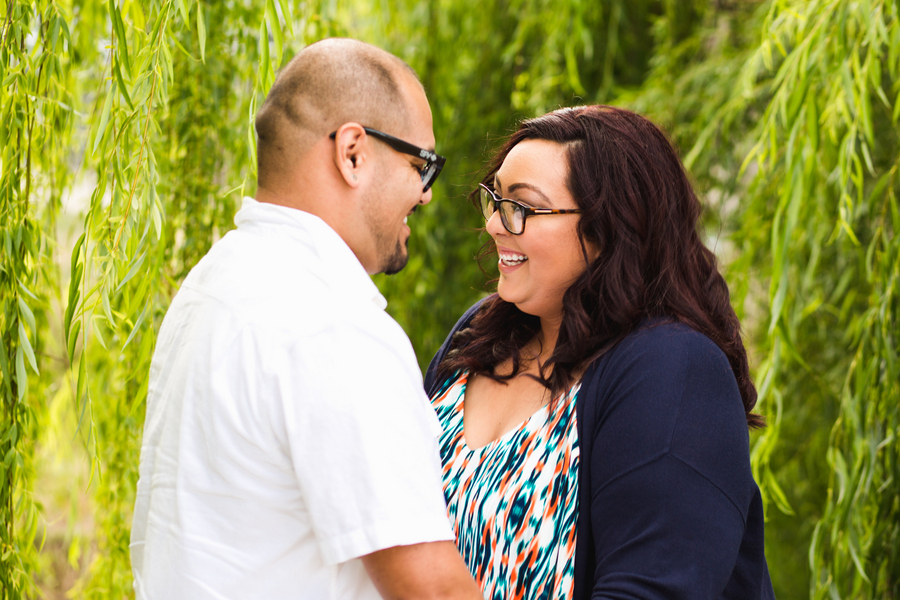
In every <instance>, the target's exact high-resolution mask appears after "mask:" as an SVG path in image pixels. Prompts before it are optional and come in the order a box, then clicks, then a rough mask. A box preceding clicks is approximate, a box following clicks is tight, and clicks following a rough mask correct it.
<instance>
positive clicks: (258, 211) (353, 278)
mask: <svg viewBox="0 0 900 600" xmlns="http://www.w3.org/2000/svg"><path fill="white" fill-rule="evenodd" d="M234 224H235V225H237V227H238V229H254V228H256V227H265V228H271V227H275V228H276V229H279V230H283V231H284V232H285V233H286V234H287V235H288V236H290V237H296V238H298V239H302V240H304V241H307V242H311V243H312V244H311V245H312V248H313V251H314V252H315V253H316V255H317V256H318V258H319V259H320V260H321V261H322V263H323V264H325V265H326V267H327V268H328V271H329V274H330V275H332V276H333V279H332V283H334V285H335V286H336V287H340V288H343V291H344V293H347V294H349V295H351V296H356V297H360V298H366V299H368V300H371V301H372V302H373V303H375V305H376V306H378V307H379V308H380V309H382V310H384V308H386V307H387V300H385V298H384V296H382V295H381V292H379V291H378V287H377V286H376V285H375V283H374V282H373V281H372V278H371V277H369V274H368V273H366V270H365V268H363V266H362V264H361V263H360V262H359V259H357V258H356V255H355V254H354V253H353V251H352V250H351V249H350V246H348V245H347V243H346V242H345V241H344V240H343V239H342V238H341V236H339V235H338V234H337V232H335V231H334V229H332V228H331V227H330V226H329V225H328V224H327V223H326V222H325V221H323V220H322V219H320V218H319V217H317V216H315V215H313V214H311V213H308V212H304V211H302V210H297V209H295V208H288V207H286V206H278V205H277V204H270V203H267V202H257V201H256V200H254V199H253V198H250V197H247V196H245V197H244V201H243V204H242V205H241V209H240V210H239V211H238V212H237V214H236V215H234Z"/></svg>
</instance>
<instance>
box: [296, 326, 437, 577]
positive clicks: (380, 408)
mask: <svg viewBox="0 0 900 600" xmlns="http://www.w3.org/2000/svg"><path fill="white" fill-rule="evenodd" d="M291 364H292V368H291V376H290V377H289V378H287V379H286V382H285V384H284V385H285V386H286V389H283V390H281V395H282V396H283V398H284V403H285V409H284V412H285V416H286V417H285V418H286V429H287V433H288V439H289V444H290V451H291V455H292V460H293V463H294V469H295V471H296V475H297V480H298V482H299V485H300V488H301V492H302V494H303V496H304V498H305V501H306V505H307V508H308V510H309V512H310V521H311V522H312V524H313V525H312V526H313V530H314V534H315V536H316V538H317V540H318V543H319V546H320V549H321V551H322V554H323V556H324V557H325V560H326V562H328V563H339V562H344V561H347V560H349V559H351V558H356V557H359V556H363V555H365V554H369V553H372V552H375V551H377V550H382V549H384V548H389V547H392V546H398V545H409V544H417V543H423V542H432V541H441V540H452V539H453V533H452V530H451V529H450V524H449V520H448V517H447V512H446V505H445V503H444V496H443V491H442V485H441V471H440V456H439V454H438V444H437V436H438V434H439V431H440V425H439V423H438V422H437V418H436V416H435V415H434V411H433V410H432V409H431V407H430V405H429V403H428V399H427V398H426V397H425V395H424V392H423V389H422V376H421V373H420V372H419V370H418V365H417V363H416V361H415V355H414V353H413V350H412V346H411V345H410V343H409V340H408V338H407V337H406V335H405V334H404V333H403V331H402V329H400V326H399V325H397V324H396V323H395V322H394V321H393V320H392V319H390V317H389V316H387V315H386V314H385V313H384V312H383V311H381V310H377V309H373V310H372V311H366V312H365V314H354V315H350V316H348V317H347V318H340V317H338V318H335V319H330V320H329V324H328V325H327V326H325V327H323V328H322V329H321V330H320V331H319V332H318V333H315V334H314V335H310V336H307V337H305V338H304V339H303V340H302V341H301V342H298V343H297V344H296V347H295V351H294V356H293V357H292V360H291Z"/></svg>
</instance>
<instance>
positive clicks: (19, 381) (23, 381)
mask: <svg viewBox="0 0 900 600" xmlns="http://www.w3.org/2000/svg"><path fill="white" fill-rule="evenodd" d="M16 386H17V391H18V398H17V399H16V400H17V401H18V402H21V401H22V399H23V398H25V394H27V393H28V372H27V371H26V370H25V351H24V350H23V349H22V345H21V344H19V347H18V348H16Z"/></svg>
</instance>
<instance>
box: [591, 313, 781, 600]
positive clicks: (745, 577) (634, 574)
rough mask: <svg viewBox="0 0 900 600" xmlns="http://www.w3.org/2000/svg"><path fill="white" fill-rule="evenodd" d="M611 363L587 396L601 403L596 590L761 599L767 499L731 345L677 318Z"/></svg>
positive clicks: (595, 456) (672, 597) (615, 594)
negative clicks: (755, 471)
mask: <svg viewBox="0 0 900 600" xmlns="http://www.w3.org/2000/svg"><path fill="white" fill-rule="evenodd" d="M608 360H609V363H608V364H607V365H605V368H604V369H603V370H602V376H601V377H599V380H598V381H597V382H595V384H594V385H592V386H590V389H589V391H590V392H591V395H592V397H590V398H586V401H588V402H598V403H599V407H598V408H599V412H598V413H597V414H598V418H597V421H596V427H595V430H594V432H593V433H594V437H593V447H592V452H591V498H592V501H591V506H590V508H589V510H590V511H591V523H592V533H593V538H594V550H595V571H594V578H593V580H594V586H593V594H592V597H593V598H598V599H599V598H610V599H612V598H615V599H625V598H641V599H650V598H660V599H663V598H665V599H666V600H676V599H685V600H687V599H690V600H699V599H704V598H710V599H713V598H721V597H723V596H724V597H728V596H727V595H726V594H725V591H726V589H727V590H730V591H739V596H738V597H741V598H759V597H760V593H759V591H760V588H761V587H762V586H764V583H763V582H764V580H765V579H767V577H765V575H766V574H764V571H765V557H764V553H763V547H762V542H763V538H762V522H761V519H762V508H761V503H760V500H759V490H758V488H757V486H756V484H755V482H754V481H753V477H752V474H751V471H750V459H749V439H748V433H747V424H746V418H745V416H744V410H743V405H742V403H741V398H740V393H739V391H738V389H737V384H736V382H735V380H734V376H733V374H732V371H731V368H730V366H729V364H728V361H727V359H726V358H725V356H724V354H723V353H722V352H721V351H720V350H719V349H718V347H716V346H715V344H713V343H712V342H711V341H710V340H709V339H708V338H706V337H705V336H702V335H700V334H698V333H696V332H694V331H692V330H690V329H688V328H686V327H684V326H681V325H672V324H669V325H659V326H656V327H653V328H650V329H647V330H644V331H640V332H638V333H637V334H635V335H634V336H632V337H630V338H629V339H627V340H626V341H625V342H623V343H622V344H621V345H620V347H619V348H617V349H616V350H615V351H614V353H613V355H611V356H610V357H609V359H608ZM735 582H736V583H735ZM735 586H739V587H740V588H741V589H740V590H737V589H735Z"/></svg>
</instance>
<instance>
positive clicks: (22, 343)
mask: <svg viewBox="0 0 900 600" xmlns="http://www.w3.org/2000/svg"><path fill="white" fill-rule="evenodd" d="M19 348H22V349H23V350H24V351H25V355H26V356H27V357H28V364H30V365H31V368H32V369H34V372H35V373H36V374H38V375H40V374H41V373H40V371H38V368H37V361H36V360H35V359H34V350H32V349H31V342H30V341H28V332H27V331H25V326H24V325H22V321H19Z"/></svg>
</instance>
